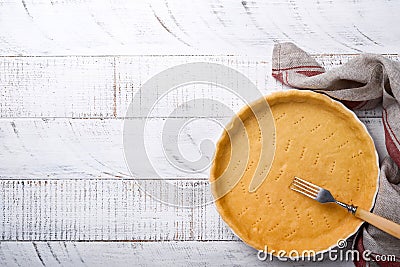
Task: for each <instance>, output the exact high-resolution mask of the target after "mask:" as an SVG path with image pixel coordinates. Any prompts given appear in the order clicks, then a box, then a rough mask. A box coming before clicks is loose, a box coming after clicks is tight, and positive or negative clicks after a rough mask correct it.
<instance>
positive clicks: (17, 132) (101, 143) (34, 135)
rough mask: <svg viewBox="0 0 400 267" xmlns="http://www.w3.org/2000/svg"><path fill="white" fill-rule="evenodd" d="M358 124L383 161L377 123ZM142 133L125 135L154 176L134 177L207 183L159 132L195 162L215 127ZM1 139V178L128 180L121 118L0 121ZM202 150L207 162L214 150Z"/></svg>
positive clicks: (192, 124)
mask: <svg viewBox="0 0 400 267" xmlns="http://www.w3.org/2000/svg"><path fill="white" fill-rule="evenodd" d="M214 119H215V118H214ZM228 119H229V118H222V119H221V120H220V121H222V122H223V121H226V120H228ZM131 120H134V121H138V122H141V121H143V120H144V119H142V118H136V119H131ZM166 121H169V122H174V123H175V124H179V125H183V124H184V123H185V122H189V123H187V124H186V125H185V126H184V127H183V128H182V129H181V128H179V129H175V130H174V129H169V130H165V131H164V128H163V127H164V125H165V122H166ZM361 121H362V122H364V124H365V125H366V126H367V129H368V131H369V132H370V134H371V135H372V137H373V139H374V140H375V145H376V148H377V150H378V153H379V156H380V158H381V159H383V157H384V156H386V155H387V152H386V147H385V142H384V132H383V125H382V121H381V119H380V118H361ZM146 129H148V130H146V134H145V136H146V137H145V138H143V133H142V132H140V131H137V132H132V133H131V134H130V135H129V137H130V138H133V139H134V140H138V142H143V143H144V144H145V149H146V154H144V155H139V156H138V157H139V158H142V160H144V159H145V158H147V159H149V161H150V162H151V163H153V168H154V169H155V171H156V172H153V171H151V170H148V169H142V168H141V166H140V165H138V166H137V168H136V169H135V170H131V171H132V174H133V175H134V177H136V178H138V179H141V178H146V177H150V178H156V177H163V178H173V179H175V178H180V179H195V180H197V179H202V180H204V179H207V177H208V174H209V169H208V168H206V169H204V170H201V171H198V172H192V173H188V172H187V171H185V170H181V169H179V168H177V167H175V166H174V165H173V164H171V162H170V161H168V159H167V158H166V156H165V155H166V154H165V153H164V150H163V149H164V148H165V143H164V142H165V141H164V142H163V139H162V133H163V134H164V135H166V136H179V138H178V144H177V145H178V147H179V149H180V154H179V153H175V152H174V153H172V154H171V153H168V156H170V157H178V158H181V159H186V160H196V159H197V158H199V157H200V156H201V152H200V149H199V147H200V144H201V143H202V141H204V140H205V139H208V140H210V141H211V142H212V143H214V144H215V143H216V142H217V141H218V138H219V137H220V134H221V132H222V128H221V126H220V125H218V124H217V123H215V121H213V120H208V119H199V120H191V118H169V119H165V118H151V119H148V120H147V128H146ZM0 139H1V142H0V179H28V180H29V179H97V178H98V179H100V178H108V179H110V178H116V179H120V178H131V174H130V172H129V170H128V168H127V165H126V163H125V159H124V147H123V120H122V119H89V120H88V119H1V120H0ZM139 140H142V141H139ZM99 148H101V149H99ZM205 152H207V153H209V155H208V156H209V159H210V160H211V158H212V153H213V149H212V150H211V149H210V151H205ZM169 154H171V155H169Z"/></svg>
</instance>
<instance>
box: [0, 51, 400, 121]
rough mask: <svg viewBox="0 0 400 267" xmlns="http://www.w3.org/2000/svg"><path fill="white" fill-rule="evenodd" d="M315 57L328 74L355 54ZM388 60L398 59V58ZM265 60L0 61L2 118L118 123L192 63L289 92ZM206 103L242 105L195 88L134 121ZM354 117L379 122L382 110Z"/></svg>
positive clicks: (209, 88)
mask: <svg viewBox="0 0 400 267" xmlns="http://www.w3.org/2000/svg"><path fill="white" fill-rule="evenodd" d="M315 57H316V59H317V60H318V61H319V62H320V63H321V64H322V65H324V66H325V67H326V69H331V68H334V67H337V66H340V65H341V64H343V63H344V62H347V61H348V60H349V59H351V58H353V57H354V55H316V56H315ZM388 57H390V58H392V59H393V60H399V57H398V55H389V56H388ZM269 59H270V58H269V57H260V56H258V57H249V56H119V57H0V69H1V70H2V71H1V72H0V88H1V90H2V94H1V95H0V117H1V118H17V117H18V118H21V117H23V118H122V117H124V116H125V115H126V111H127V108H128V105H129V103H130V102H131V101H132V99H133V97H134V96H135V94H136V93H137V92H138V91H139V88H140V87H141V86H142V85H143V84H144V83H145V82H146V81H147V80H149V79H150V78H151V77H153V76H154V75H156V74H157V73H159V72H161V71H164V70H166V69H168V68H171V67H174V66H177V65H180V64H185V63H190V62H207V63H217V64H222V65H224V66H227V67H230V68H233V69H235V70H237V71H239V72H241V73H243V74H244V75H245V76H247V77H248V78H249V79H250V80H251V81H252V82H253V83H254V84H255V85H256V86H257V88H258V89H259V90H260V93H261V94H267V93H269V92H271V91H276V90H282V89H284V88H287V87H284V86H283V85H282V84H280V83H279V82H277V81H276V80H275V79H274V78H273V77H272V76H271V63H270V62H269ZM227 75H228V76H227ZM229 75H232V74H229V73H225V74H221V79H228V80H229V79H235V77H233V76H229ZM218 77H219V76H218ZM172 78H174V77H172ZM156 93H157V92H154V93H153V92H152V94H156ZM205 98H207V99H208V98H209V99H213V100H216V101H220V102H221V103H224V104H226V105H227V106H228V107H230V108H231V109H232V110H233V111H237V110H239V109H240V108H241V107H242V106H243V101H242V100H241V99H240V97H239V96H237V95H235V94H232V92H231V93H229V92H227V91H226V90H221V88H216V87H215V85H213V84H204V83H203V84H201V83H200V84H199V83H194V84H191V85H185V86H183V87H180V88H175V89H174V90H171V91H170V92H169V93H168V94H166V95H163V96H161V95H160V96H159V99H158V100H159V101H158V102H157V103H152V102H151V100H148V99H146V98H143V99H142V101H144V102H143V106H150V107H151V106H153V104H154V105H155V106H154V110H153V111H152V113H151V114H139V115H137V116H138V117H143V116H144V115H149V116H150V117H165V116H168V112H170V111H172V110H173V108H174V107H175V108H176V107H177V106H178V105H180V104H182V103H184V102H185V101H188V100H190V99H205ZM146 101H147V102H146ZM210 114H211V115H210V116H217V117H218V116H229V117H230V116H231V114H226V113H221V111H220V110H218V109H215V110H210ZM357 114H358V115H359V116H361V117H380V116H381V110H379V109H377V110H373V111H368V112H364V111H361V112H357Z"/></svg>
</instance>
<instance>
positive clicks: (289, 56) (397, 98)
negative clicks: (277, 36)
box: [272, 43, 400, 266]
mask: <svg viewBox="0 0 400 267" xmlns="http://www.w3.org/2000/svg"><path fill="white" fill-rule="evenodd" d="M272 76H273V77H275V78H276V79H277V80H279V81H280V82H282V83H283V84H285V85H288V86H290V87H294V88H297V89H311V90H314V91H316V92H320V93H323V94H326V95H328V96H330V97H332V98H334V99H336V100H339V101H341V102H342V103H343V104H345V105H346V106H347V107H349V108H351V109H370V108H374V107H375V106H377V105H379V104H381V103H382V109H383V111H382V121H383V127H384V132H385V144H386V148H387V151H388V154H389V156H388V157H387V158H385V159H384V160H383V161H382V163H381V171H380V182H379V190H378V195H377V198H376V202H375V206H374V209H373V213H376V214H378V215H380V216H382V217H385V218H388V219H390V220H392V221H395V222H397V223H400V171H399V166H400V62H397V61H393V60H391V59H389V58H388V57H385V56H382V55H376V54H361V55H359V56H356V57H355V58H353V59H351V60H349V61H348V62H347V63H344V64H343V65H342V66H340V67H338V68H336V69H332V70H329V71H325V69H324V68H323V67H322V66H321V65H320V64H318V63H317V61H316V60H315V59H314V58H313V57H312V56H310V55H309V54H307V53H306V52H305V51H303V50H301V49H300V48H298V47H297V46H296V45H294V44H292V43H280V44H276V45H275V47H274V50H273V54H272ZM362 231H363V232H362V234H360V238H359V239H357V241H356V242H355V243H356V244H359V245H356V248H357V249H359V250H360V249H361V248H362V249H367V250H370V251H372V252H373V254H372V255H371V258H373V257H376V255H377V254H380V255H389V254H390V255H396V256H397V261H400V240H399V239H397V238H395V237H392V236H390V235H389V234H386V233H384V232H382V231H381V230H379V229H377V228H375V227H374V226H372V225H367V226H366V227H364V228H362ZM357 242H358V243H357ZM374 255H375V256H374ZM397 263H398V262H396V263H393V262H375V263H373V264H374V265H378V266H379V265H380V266H394V265H393V264H397ZM357 264H364V263H360V262H358V263H357V262H356V265H357Z"/></svg>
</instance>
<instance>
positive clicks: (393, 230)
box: [290, 177, 400, 239]
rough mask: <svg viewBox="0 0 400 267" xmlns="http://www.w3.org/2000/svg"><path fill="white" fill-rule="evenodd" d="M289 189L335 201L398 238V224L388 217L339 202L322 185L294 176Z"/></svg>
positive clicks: (312, 196)
mask: <svg viewBox="0 0 400 267" xmlns="http://www.w3.org/2000/svg"><path fill="white" fill-rule="evenodd" d="M290 189H292V190H294V191H296V192H299V193H301V194H303V195H306V196H308V197H309V198H312V199H314V200H317V201H318V202H320V203H336V204H338V205H339V206H341V207H343V208H345V209H347V210H348V211H349V212H350V213H352V214H353V215H354V216H356V217H357V218H360V219H361V220H363V221H366V222H368V223H369V224H372V225H373V226H375V227H376V228H379V229H381V230H382V231H385V232H386V233H388V234H390V235H392V236H394V237H397V238H399V239H400V225H399V224H397V223H395V222H392V221H390V220H388V219H385V218H383V217H380V216H378V215H376V214H373V213H371V212H369V211H367V210H364V209H362V208H358V207H355V206H353V205H348V204H346V203H343V202H340V201H338V200H336V199H335V198H334V197H333V196H332V194H331V192H329V190H326V189H324V188H322V187H319V186H317V185H315V184H312V183H310V182H307V181H306V180H303V179H301V178H299V177H294V180H293V182H292V184H291V185H290Z"/></svg>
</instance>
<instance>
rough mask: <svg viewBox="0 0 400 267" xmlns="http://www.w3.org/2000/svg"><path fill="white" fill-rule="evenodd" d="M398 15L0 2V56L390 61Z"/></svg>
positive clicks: (300, 7)
mask: <svg viewBox="0 0 400 267" xmlns="http://www.w3.org/2000/svg"><path fill="white" fill-rule="evenodd" d="M399 8H400V5H399V3H398V2H397V1H390V0H385V1H380V2H379V4H376V3H375V2H374V1H372V0H369V1H351V2H349V1H346V0H340V1H335V2H334V3H333V2H332V1H316V2H315V1H284V2H282V1H260V0H259V1H218V2H215V1H212V0H207V1H196V2H195V3H182V1H179V0H168V1H162V0H156V1H150V2H147V1H142V2H131V1H126V0H125V1H123V0H119V1H113V2H109V1H101V2H96V3H90V2H89V3H88V2H84V3H82V2H81V1H80V0H71V1H41V0H31V1H22V2H19V1H6V2H3V3H2V6H1V9H0V17H1V18H2V20H1V22H0V28H1V29H2V31H1V33H0V54H2V55H107V54H108V55H109V54H136V55H139V54H250V55H262V54H268V53H270V48H271V46H272V45H273V44H274V43H275V42H278V41H295V42H296V43H298V44H299V45H300V46H301V47H304V48H305V49H307V50H309V51H310V52H313V53H325V52H327V51H331V52H332V53H360V52H362V51H365V52H376V53H390V52H393V51H397V49H398V44H399V41H400V30H399V29H398V28H396V27H393V25H397V24H398V23H399V19H398V16H397V15H396V12H393V10H399ZM55 21H56V22H57V23H54V22H55ZM387 29H390V30H387Z"/></svg>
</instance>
